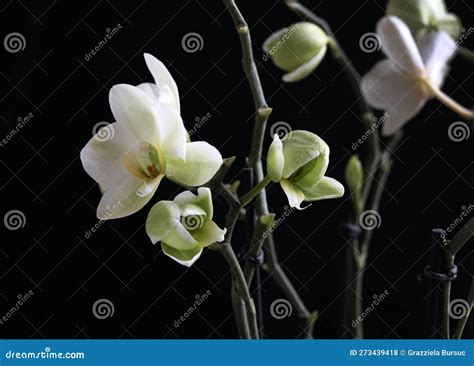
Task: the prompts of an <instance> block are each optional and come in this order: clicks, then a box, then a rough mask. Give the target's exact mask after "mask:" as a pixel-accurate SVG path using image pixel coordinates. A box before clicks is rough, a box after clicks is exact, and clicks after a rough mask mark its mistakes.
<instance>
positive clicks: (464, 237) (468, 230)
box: [447, 217, 474, 256]
mask: <svg viewBox="0 0 474 366" xmlns="http://www.w3.org/2000/svg"><path fill="white" fill-rule="evenodd" d="M473 236H474V217H473V218H471V219H470V220H469V221H468V222H467V223H466V225H464V226H463V227H462V228H461V229H460V230H459V231H458V232H457V233H456V235H454V236H453V238H452V239H451V240H450V241H449V243H448V246H447V249H448V251H449V252H450V253H451V255H453V256H454V255H456V254H458V252H459V251H460V250H461V248H462V247H463V246H464V244H466V243H467V242H468V241H469V240H470V239H471V238H472V237H473Z"/></svg>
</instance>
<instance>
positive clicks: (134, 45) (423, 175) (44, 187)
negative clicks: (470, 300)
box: [0, 0, 474, 338]
mask: <svg viewBox="0 0 474 366" xmlns="http://www.w3.org/2000/svg"><path fill="white" fill-rule="evenodd" d="M1 4H2V5H1V9H0V18H1V21H0V27H1V28H0V29H1V34H0V35H1V37H2V39H3V38H4V37H5V36H6V35H7V34H8V33H11V32H20V33H21V34H23V36H24V37H25V39H26V47H25V49H24V50H23V51H21V52H17V53H8V52H6V50H5V49H4V48H3V47H2V48H1V49H0V54H1V59H2V63H1V75H0V76H1V78H0V80H1V81H0V83H1V84H0V88H1V89H0V91H1V95H2V99H1V109H0V114H1V120H2V121H0V128H1V134H2V136H5V135H6V134H8V133H9V131H10V130H12V129H14V128H15V125H16V123H17V118H18V117H24V116H26V115H28V114H29V113H32V114H33V115H34V117H33V118H32V119H31V121H30V122H29V123H28V124H27V125H26V126H25V127H23V128H22V129H21V133H19V134H18V135H16V136H15V137H14V138H13V139H12V140H11V141H10V142H9V143H8V144H7V145H6V146H4V147H2V148H0V154H1V167H0V169H1V174H0V187H1V197H2V201H1V202H2V204H1V206H0V207H1V215H2V216H3V215H4V214H6V212H8V211H10V210H14V209H16V210H20V211H22V212H23V213H24V215H25V217H26V224H25V226H24V227H23V228H22V229H20V230H16V231H9V230H6V229H5V228H4V226H3V225H2V226H1V227H0V230H1V251H0V272H1V277H0V278H1V287H0V309H1V313H2V314H3V313H6V312H7V311H8V310H9V309H10V308H11V307H12V306H13V305H14V304H15V302H16V301H17V295H18V294H25V293H27V292H28V291H29V290H32V291H33V292H34V295H33V296H32V298H31V299H30V300H28V302H26V303H25V304H24V305H23V306H22V307H21V309H20V311H19V312H17V313H16V314H15V315H14V316H13V317H12V318H11V319H9V320H8V321H7V322H6V323H5V324H4V325H1V326H0V336H1V337H2V338H29V337H31V338H43V337H44V338H88V337H90V338H176V337H179V338H208V337H209V338H221V337H223V338H232V337H236V335H237V333H236V329H235V326H234V321H233V318H232V309H231V306H230V299H229V281H230V277H229V275H228V267H227V265H226V263H225V262H224V260H223V258H222V257H220V255H219V254H218V253H215V252H206V253H205V254H204V255H203V256H202V257H201V259H199V261H198V262H197V263H196V264H195V265H194V266H193V267H192V268H190V269H186V268H185V267H182V266H179V265H178V264H176V263H175V262H173V261H172V260H170V259H169V258H167V257H165V256H164V255H163V254H162V253H161V250H160V248H159V246H152V245H151V243H150V242H149V239H148V238H147V236H146V233H145V229H144V227H143V224H144V222H145V218H146V215H147V213H148V209H149V208H150V207H151V204H152V203H150V204H149V205H147V206H146V208H145V209H143V210H142V211H140V212H139V213H137V214H135V215H133V216H131V217H127V218H124V219H120V220H114V221H109V222H106V223H104V224H103V225H101V226H100V229H99V230H98V232H96V233H94V234H93V235H92V236H91V237H90V238H85V232H86V231H87V230H89V229H90V228H91V227H92V226H93V225H95V224H96V223H97V219H96V217H95V208H96V206H97V204H98V202H99V199H100V192H99V190H98V188H97V186H96V184H95V182H94V181H93V180H92V179H91V178H89V177H88V176H87V174H86V173H85V172H84V170H83V169H82V166H81V162H80V160H79V151H80V149H81V148H82V147H83V146H84V145H85V144H86V142H87V141H88V140H89V139H90V137H91V134H92V129H93V127H94V125H95V124H96V123H97V122H100V121H109V122H113V121H112V118H113V117H112V114H111V112H110V108H109V105H108V91H109V89H110V88H111V87H112V86H113V85H114V84H117V83H130V84H134V85H136V84H139V83H141V82H144V81H152V78H151V75H150V74H149V72H148V70H147V68H146V65H145V62H144V60H143V56H142V55H143V53H144V52H149V53H152V54H154V55H155V56H157V57H158V58H159V59H160V60H162V61H163V62H164V63H165V64H166V65H167V66H168V67H169V70H170V72H171V73H172V75H173V76H174V78H175V80H176V82H177V84H178V87H179V90H180V95H181V106H182V115H183V119H184V121H185V123H186V126H187V128H189V129H192V128H193V125H194V123H195V121H196V119H197V118H202V117H204V116H205V115H207V114H208V113H209V114H210V115H211V117H210V118H209V120H208V121H207V122H206V123H205V124H204V125H203V126H202V127H201V128H200V129H199V130H198V131H197V133H196V134H195V135H194V136H193V139H194V140H201V139H202V140H206V141H209V142H210V143H212V144H213V145H215V146H216V147H218V148H219V149H220V151H221V152H222V154H223V156H232V155H237V156H239V161H238V163H237V164H236V166H235V167H234V169H233V170H232V171H231V173H230V174H229V179H230V178H234V177H235V176H236V175H238V173H239V170H240V168H241V167H242V166H243V162H244V156H245V153H246V151H247V149H248V145H249V139H250V136H251V131H252V123H253V103H252V99H251V97H250V93H249V88H248V85H247V82H246V80H245V79H244V74H243V72H242V69H241V63H240V57H241V51H240V44H239V41H238V37H237V35H236V33H235V30H234V28H233V25H232V23H231V19H230V17H229V15H228V14H227V12H226V11H225V9H224V6H223V5H222V4H221V2H220V1H204V0H199V1H197V0H190V1H155V2H153V1H143V2H140V1H136V2H135V1H133V2H132V1H127V2H126V1H117V0H108V1H86V0H82V1H76V2H71V1H53V2H48V1H30V2H25V1H22V2H20V1H10V2H8V1H2V3H1ZM306 4H307V5H308V6H309V7H311V8H314V11H315V12H317V13H318V14H319V15H321V16H323V17H325V18H326V19H327V20H328V21H329V23H330V24H331V25H332V27H333V29H334V31H335V32H336V35H337V37H338V38H339V40H340V42H341V43H342V45H343V47H344V48H345V49H346V50H347V53H348V54H349V57H350V58H351V59H352V60H353V62H354V64H355V66H356V68H357V69H358V70H359V71H360V72H361V73H364V72H366V71H367V70H368V69H369V68H370V67H371V66H372V65H373V64H374V63H375V62H376V61H377V60H379V59H380V58H382V54H381V52H375V53H364V52H363V51H362V50H361V49H360V47H359V39H360V37H361V36H362V35H363V34H364V33H366V32H373V31H374V28H375V23H376V21H377V19H379V18H380V17H381V16H383V14H384V6H385V2H383V1H381V2H376V1H347V0H345V1H342V0H332V1H329V0H327V1H307V2H306ZM239 5H240V8H241V11H242V12H243V14H244V16H245V17H246V20H247V22H248V24H249V26H250V28H251V34H252V37H253V41H254V51H255V58H256V61H257V64H258V69H259V71H260V75H261V78H262V83H263V87H264V90H265V93H266V96H267V100H268V103H269V105H270V106H271V107H273V109H274V112H273V114H272V115H271V118H270V121H269V128H270V127H271V125H272V124H274V123H276V122H278V121H286V122H287V123H289V124H290V125H291V127H292V128H293V129H307V130H310V131H313V132H315V133H317V134H318V135H320V136H321V137H323V138H324V139H325V140H326V141H327V143H328V144H329V146H330V147H331V163H330V168H329V173H328V174H329V175H330V176H332V177H335V178H337V179H338V180H340V181H342V180H343V170H344V165H345V162H346V161H347V158H348V157H349V154H350V153H351V152H352V149H351V145H352V143H353V142H355V141H356V140H357V139H358V138H359V137H360V136H361V135H362V134H363V133H364V132H365V131H364V129H363V127H362V124H361V123H360V122H359V118H358V116H357V113H356V108H355V106H354V105H353V103H354V95H353V93H352V91H351V90H350V88H349V86H348V84H347V82H346V79H345V78H344V75H343V74H342V73H341V70H340V68H339V66H338V65H337V64H336V63H335V62H334V61H333V60H332V59H331V58H330V57H326V58H325V60H324V62H323V63H322V64H321V66H320V67H319V68H318V69H317V71H316V72H315V73H314V75H312V76H310V77H309V78H307V79H305V80H304V81H301V82H298V83H294V84H285V83H283V82H282V81H281V79H280V78H281V75H282V72H281V71H280V70H278V69H276V68H275V67H274V66H273V65H272V64H271V62H270V61H264V60H263V53H262V51H261V44H262V43H263V41H264V40H265V38H266V37H267V36H269V35H270V34H271V33H272V32H273V31H276V30H278V29H280V28H281V27H283V26H287V25H289V24H291V23H293V22H296V21H298V20H300V17H299V16H297V15H295V14H294V13H292V12H290V11H289V10H288V9H287V8H286V6H285V5H284V4H283V3H280V2H275V1H270V0H258V1H244V0H241V1H239ZM450 8H451V11H453V12H455V13H457V14H459V16H460V17H461V18H462V20H463V23H464V24H465V25H469V24H472V21H473V6H472V3H469V2H468V1H467V0H464V1H459V0H458V1H454V2H452V3H451V5H450ZM119 23H120V24H121V25H122V29H121V30H120V31H119V32H118V33H117V34H116V35H115V36H114V37H113V38H112V39H111V40H110V41H109V42H108V44H107V45H106V46H105V47H104V48H102V49H101V50H100V51H99V52H98V54H97V55H95V56H93V57H92V58H91V59H90V60H89V61H86V60H85V55H86V54H87V53H89V52H90V50H91V49H93V48H94V47H95V46H96V45H97V44H98V43H99V41H100V40H102V39H103V37H104V36H105V34H106V29H107V28H113V27H115V26H117V24H119ZM467 28H469V27H467ZM190 32H197V33H199V34H200V35H201V36H202V38H203V41H204V43H203V48H202V50H200V51H198V52H195V53H187V52H185V51H184V50H183V48H182V46H181V40H182V38H183V36H184V35H186V34H187V33H190ZM471 37H472V36H471ZM463 45H466V46H471V48H472V46H473V45H474V38H468V39H467V40H466V41H465V43H464V44H463ZM451 67H452V70H451V73H450V75H449V76H448V78H447V80H446V83H445V85H444V88H443V89H444V90H445V91H446V92H447V93H448V94H451V95H452V96H453V97H454V98H455V99H457V100H459V101H460V102H461V103H463V104H464V105H467V106H472V105H473V99H472V95H473V93H472V87H473V74H472V65H470V64H468V63H466V62H465V61H463V60H461V59H455V60H454V61H453V62H452V64H451ZM458 120H459V117H458V116H456V115H455V114H453V113H452V112H450V111H449V110H447V109H446V108H444V107H442V106H440V105H439V103H438V102H436V101H431V102H430V103H429V104H428V105H427V106H426V107H425V108H424V109H423V111H422V112H421V113H420V114H419V115H418V116H417V118H416V119H415V120H413V121H411V122H410V123H409V124H408V125H407V128H406V134H405V137H404V139H403V142H402V144H401V147H400V148H399V149H398V150H397V151H396V153H395V166H394V169H393V173H392V175H391V179H390V181H389V183H388V184H387V186H386V190H385V194H384V201H383V204H382V206H381V209H380V213H381V216H382V226H381V228H380V229H378V230H377V232H376V234H375V237H374V241H373V245H372V247H371V252H370V258H369V265H368V270H367V272H366V287H365V294H364V297H365V300H366V305H365V306H368V305H369V304H370V302H371V301H372V296H373V295H374V294H380V293H382V292H383V291H385V290H388V291H389V292H390V295H389V296H388V298H387V299H386V300H384V301H383V303H382V304H380V305H379V306H378V307H377V308H376V311H375V312H374V313H372V314H371V315H370V316H369V317H368V318H367V319H366V320H365V321H364V325H365V327H366V335H367V337H369V338H385V337H387V338H399V337H400V338H419V337H424V336H425V335H424V334H423V319H424V312H425V308H424V304H423V297H424V291H425V290H424V287H423V285H422V284H420V283H418V282H417V281H416V275H417V274H418V273H420V272H422V270H423V268H424V266H425V265H426V264H427V263H428V262H427V261H428V256H427V255H426V254H427V251H428V249H429V233H430V230H431V228H434V227H443V228H444V227H447V226H448V225H450V223H452V222H453V221H454V220H455V219H456V218H457V217H458V216H459V215H460V214H461V212H462V210H463V208H462V206H469V205H470V204H471V203H472V181H473V179H472V178H473V173H472V159H471V157H472V136H471V139H470V140H469V139H468V140H466V141H462V142H453V141H452V140H450V139H449V136H448V133H447V129H448V126H449V125H450V124H451V123H453V122H455V121H458ZM267 132H268V131H267ZM269 141H270V134H269V133H266V141H265V146H266V147H265V149H266V148H267V146H268V144H269ZM357 152H358V153H359V154H361V155H364V153H365V145H363V146H362V147H361V148H360V149H359V150H358V151H357ZM178 191H179V187H177V186H175V185H174V184H172V183H171V182H169V181H167V182H164V183H162V185H161V186H160V189H159V191H158V193H157V194H156V196H155V197H154V199H153V200H152V202H156V201H157V200H160V199H172V197H174V195H175V194H176V193H177V192H178ZM269 199H270V206H271V209H272V211H274V212H275V213H276V214H277V217H278V216H279V215H281V214H282V212H283V210H284V205H285V204H286V202H285V197H284V195H283V193H282V192H281V190H280V189H278V187H276V186H275V187H272V188H271V189H270V193H269ZM346 200H347V195H346V196H345V197H344V198H342V199H339V200H332V201H323V202H319V203H315V204H313V205H312V207H311V208H309V209H307V210H306V211H304V212H296V213H293V214H291V215H290V217H289V218H287V219H286V221H285V223H284V224H283V225H282V226H281V227H280V228H279V229H278V231H277V235H276V237H277V249H278V253H279V255H280V259H281V261H282V265H283V267H284V269H285V270H286V271H287V273H288V275H289V277H290V279H291V280H292V281H293V282H294V285H295V286H296V288H297V289H298V290H299V292H300V294H301V296H302V298H303V299H304V301H305V303H306V304H307V306H308V308H309V309H310V310H314V309H318V310H319V311H320V312H321V313H322V314H321V317H320V319H319V321H318V323H317V326H316V329H315V336H316V337H317V338H337V337H341V336H344V337H348V336H350V334H351V331H352V327H351V325H350V324H342V312H341V311H342V303H341V301H342V299H343V298H344V296H343V295H344V292H345V291H351V290H350V289H345V286H344V282H343V275H344V256H345V250H344V249H345V248H346V245H347V244H346V241H345V240H344V239H343V237H342V236H341V234H340V231H339V224H340V223H341V221H343V220H344V218H345V217H346V214H347V210H348V209H349V207H348V204H347V202H346ZM215 206H216V216H215V217H216V221H218V222H219V223H220V224H222V223H223V217H224V213H225V209H226V207H225V204H224V203H223V202H219V199H218V198H216V201H215ZM239 234H240V235H238V236H237V237H238V238H243V237H244V235H243V234H242V233H241V232H239ZM236 245H237V246H238V245H240V244H238V243H236ZM458 265H459V267H460V272H461V273H460V276H459V279H458V280H457V281H456V282H455V284H454V286H453V295H452V296H453V299H456V298H465V296H466V293H467V287H468V284H469V281H470V278H471V277H472V273H473V256H472V250H471V249H470V248H465V250H463V251H462V253H460V255H459V257H458ZM262 280H263V285H262V286H263V300H264V303H263V305H264V307H263V313H264V315H265V319H264V323H265V330H264V332H265V335H266V336H267V337H269V338H291V337H293V336H294V334H295V331H296V326H295V317H294V316H293V317H290V318H288V319H284V320H275V319H273V318H272V317H271V315H270V312H269V306H270V304H271V303H272V302H273V301H274V300H275V299H279V298H283V295H282V293H281V292H280V290H279V289H278V288H277V287H276V286H275V285H274V283H273V282H272V280H271V279H269V278H267V277H266V276H263V279H262ZM207 290H210V291H211V292H212V295H211V296H210V297H209V298H208V299H207V300H206V301H205V303H204V304H202V305H200V306H199V308H198V311H197V312H195V313H194V314H193V315H192V316H190V317H189V318H188V319H187V320H186V321H185V322H184V323H183V324H182V325H181V326H179V327H175V326H174V325H173V322H174V321H175V320H176V319H178V318H179V317H180V316H181V315H182V314H183V313H184V312H185V311H186V309H187V308H188V307H189V306H192V304H193V303H194V299H195V295H196V294H203V293H205V292H206V291H207ZM103 298H106V299H109V300H111V301H112V302H113V304H114V307H115V313H114V315H113V317H111V318H108V319H105V320H99V319H96V318H95V317H94V316H93V314H92V305H93V303H94V302H95V301H96V300H98V299H103ZM470 325H471V326H470V327H468V331H467V332H466V335H467V336H468V337H472V336H473V335H474V333H473V329H472V321H471V322H470Z"/></svg>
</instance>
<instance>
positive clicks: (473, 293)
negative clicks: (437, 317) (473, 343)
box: [453, 278, 474, 339]
mask: <svg viewBox="0 0 474 366" xmlns="http://www.w3.org/2000/svg"><path fill="white" fill-rule="evenodd" d="M467 304H468V306H469V308H468V309H467V311H466V313H465V314H464V316H463V317H462V318H461V319H459V322H458V325H457V326H456V331H455V332H454V335H453V339H461V336H462V333H463V331H464V327H465V326H466V324H467V321H468V319H469V315H471V312H472V308H473V307H474V278H473V279H472V280H471V288H470V290H469V294H468V295H467Z"/></svg>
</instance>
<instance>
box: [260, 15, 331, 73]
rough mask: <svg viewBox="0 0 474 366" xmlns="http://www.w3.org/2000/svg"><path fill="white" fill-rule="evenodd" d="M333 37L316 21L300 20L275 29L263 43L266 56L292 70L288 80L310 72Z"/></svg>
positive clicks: (322, 56) (324, 52)
mask: <svg viewBox="0 0 474 366" xmlns="http://www.w3.org/2000/svg"><path fill="white" fill-rule="evenodd" d="M328 42H329V37H328V36H327V35H326V33H324V31H323V30H322V29H321V28H320V27H318V26H317V25H316V24H313V23H308V22H300V23H296V24H293V25H291V26H290V27H288V28H283V29H281V30H279V31H278V32H275V33H273V34H272V35H271V36H270V37H269V38H267V40H266V41H265V42H264V43H263V50H264V51H265V53H266V56H265V57H267V55H268V56H270V58H271V59H272V61H273V63H274V64H275V65H276V66H277V67H279V68H280V69H282V70H284V71H287V72H288V73H287V74H285V75H284V76H283V80H284V81H287V82H292V81H298V80H301V79H303V78H305V77H306V76H308V75H310V74H311V73H312V72H313V71H314V70H315V69H316V67H317V66H318V65H319V64H320V62H321V60H322V59H323V58H324V55H325V54H326V50H327V45H328Z"/></svg>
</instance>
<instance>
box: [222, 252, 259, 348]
mask: <svg viewBox="0 0 474 366" xmlns="http://www.w3.org/2000/svg"><path fill="white" fill-rule="evenodd" d="M217 248H218V250H219V251H220V252H221V254H222V255H223V256H224V258H225V259H226V261H227V263H228V264H229V267H230V270H231V273H232V286H233V291H237V293H238V295H239V296H238V297H239V299H240V301H243V303H244V307H245V312H246V314H245V315H246V320H247V322H244V320H245V317H244V316H243V315H242V314H240V312H239V313H238V315H236V320H237V326H238V327H239V329H240V330H241V332H242V333H243V334H245V329H246V327H249V329H250V336H251V338H253V339H258V325H257V313H256V311H255V304H254V302H253V299H252V297H251V296H250V292H249V288H248V286H247V282H246V281H245V276H244V273H243V272H242V268H241V267H240V264H239V261H238V259H237V257H236V255H235V253H234V250H233V249H232V246H231V245H230V244H229V243H222V244H220V245H218V246H217ZM233 297H234V296H233ZM239 299H237V300H235V298H234V300H233V302H237V304H238V301H239ZM237 308H238V307H237ZM235 309H236V306H234V310H235Z"/></svg>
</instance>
